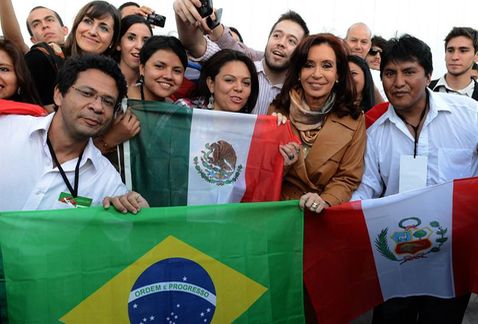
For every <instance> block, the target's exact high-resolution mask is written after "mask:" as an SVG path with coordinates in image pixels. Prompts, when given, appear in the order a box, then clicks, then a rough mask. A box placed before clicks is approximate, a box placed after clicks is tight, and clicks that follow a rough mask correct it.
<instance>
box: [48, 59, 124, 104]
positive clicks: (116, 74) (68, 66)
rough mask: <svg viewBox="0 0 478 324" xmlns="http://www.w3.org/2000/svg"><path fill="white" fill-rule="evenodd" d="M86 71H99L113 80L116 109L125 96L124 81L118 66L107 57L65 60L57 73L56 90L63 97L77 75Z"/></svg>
mask: <svg viewBox="0 0 478 324" xmlns="http://www.w3.org/2000/svg"><path fill="white" fill-rule="evenodd" d="M86 70H99V71H101V72H103V73H105V74H107V75H109V76H110V77H112V78H113V79H114V80H115V82H116V88H117V90H118V98H117V100H116V105H115V106H116V109H118V108H119V106H120V102H121V100H122V99H123V98H124V97H125V96H126V91H127V88H126V80H125V78H124V76H123V74H122V73H121V70H120V68H119V66H118V64H117V63H116V62H115V61H114V60H113V59H112V58H110V57H108V56H104V55H98V54H85V55H82V56H74V57H70V58H68V59H66V61H65V63H64V64H63V66H62V68H61V69H60V71H58V75H57V79H56V80H57V82H56V88H57V89H58V90H59V91H60V93H61V94H62V95H63V96H64V95H65V94H66V93H67V92H68V90H69V89H70V88H71V86H73V84H74V83H75V82H76V80H77V79H78V74H79V73H80V72H84V71H86Z"/></svg>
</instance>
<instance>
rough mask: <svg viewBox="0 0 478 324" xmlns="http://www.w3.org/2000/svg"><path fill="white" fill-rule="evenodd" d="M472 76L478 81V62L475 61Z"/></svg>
mask: <svg viewBox="0 0 478 324" xmlns="http://www.w3.org/2000/svg"><path fill="white" fill-rule="evenodd" d="M471 78H472V79H473V80H475V81H478V63H476V62H474V63H473V67H472V68H471Z"/></svg>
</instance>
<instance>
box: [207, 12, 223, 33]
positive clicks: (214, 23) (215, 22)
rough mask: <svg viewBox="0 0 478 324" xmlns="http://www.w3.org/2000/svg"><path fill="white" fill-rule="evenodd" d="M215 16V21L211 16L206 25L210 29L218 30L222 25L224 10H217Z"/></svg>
mask: <svg viewBox="0 0 478 324" xmlns="http://www.w3.org/2000/svg"><path fill="white" fill-rule="evenodd" d="M215 14H216V19H215V20H212V18H211V16H209V17H207V18H206V24H207V26H208V27H209V28H210V29H214V28H216V27H217V26H219V24H220V23H221V17H222V8H219V9H217V10H216V12H215Z"/></svg>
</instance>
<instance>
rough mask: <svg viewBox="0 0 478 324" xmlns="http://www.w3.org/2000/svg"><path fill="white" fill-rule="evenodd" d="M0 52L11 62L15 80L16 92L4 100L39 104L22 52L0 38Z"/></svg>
mask: <svg viewBox="0 0 478 324" xmlns="http://www.w3.org/2000/svg"><path fill="white" fill-rule="evenodd" d="M0 50H2V51H4V52H5V53H6V54H7V55H8V56H9V57H10V59H11V60H12V63H13V69H14V72H15V76H16V78H17V91H16V92H15V93H14V94H13V95H12V96H11V97H10V98H5V99H10V100H15V101H20V102H27V103H33V104H40V98H39V96H38V92H37V90H36V88H35V83H34V81H33V78H32V76H31V74H30V70H29V69H28V66H27V63H26V62H25V58H24V56H23V53H22V51H21V50H20V49H19V48H18V47H17V46H15V44H13V43H12V42H11V41H9V40H7V39H3V38H0Z"/></svg>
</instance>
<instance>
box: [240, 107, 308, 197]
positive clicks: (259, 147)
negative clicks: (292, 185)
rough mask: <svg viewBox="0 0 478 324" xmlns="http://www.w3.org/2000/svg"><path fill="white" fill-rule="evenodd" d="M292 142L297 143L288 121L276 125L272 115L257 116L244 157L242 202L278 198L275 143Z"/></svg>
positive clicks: (278, 163)
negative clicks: (247, 150) (245, 160)
mask: <svg viewBox="0 0 478 324" xmlns="http://www.w3.org/2000/svg"><path fill="white" fill-rule="evenodd" d="M284 130H287V131H284ZM292 141H295V142H297V143H300V140H299V139H298V138H297V136H295V135H294V133H293V132H292V129H291V127H290V123H289V122H287V123H286V124H285V125H281V126H277V118H276V117H274V116H257V119H256V124H255V127H254V133H253V135H252V139H251V144H250V147H249V155H248V157H247V166H246V170H245V171H246V174H245V180H246V192H245V193H244V196H243V197H242V200H241V201H242V202H253V201H256V202H260V201H277V200H279V199H280V193H281V185H282V173H283V168H284V164H283V161H284V160H283V157H282V155H280V153H279V145H281V144H287V143H289V142H292ZM257 157H262V159H260V160H258V159H257Z"/></svg>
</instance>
